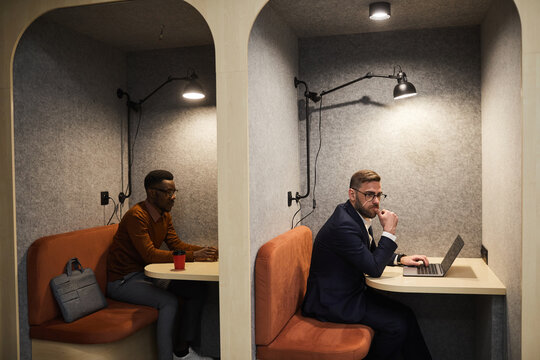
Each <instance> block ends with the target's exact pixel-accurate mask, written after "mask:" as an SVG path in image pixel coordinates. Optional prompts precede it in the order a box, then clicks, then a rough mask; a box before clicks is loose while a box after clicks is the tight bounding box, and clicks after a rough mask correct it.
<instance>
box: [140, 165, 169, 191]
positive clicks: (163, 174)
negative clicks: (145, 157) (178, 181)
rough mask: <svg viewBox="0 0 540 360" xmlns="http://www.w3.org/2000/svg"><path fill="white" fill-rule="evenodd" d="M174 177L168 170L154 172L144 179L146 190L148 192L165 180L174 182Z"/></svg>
mask: <svg viewBox="0 0 540 360" xmlns="http://www.w3.org/2000/svg"><path fill="white" fill-rule="evenodd" d="M173 179H174V176H173V174H171V173H170V172H169V171H167V170H152V171H150V172H149V173H148V175H146V177H145V178H144V188H145V189H146V190H148V189H149V188H151V187H152V186H154V185H156V184H159V183H160V182H162V181H163V180H173Z"/></svg>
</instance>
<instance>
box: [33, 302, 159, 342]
mask: <svg viewBox="0 0 540 360" xmlns="http://www.w3.org/2000/svg"><path fill="white" fill-rule="evenodd" d="M107 303H108V304H109V306H107V307H106V308H105V309H102V310H100V311H98V312H95V313H93V314H90V315H88V316H85V317H83V318H81V319H79V320H76V321H74V322H72V323H65V322H64V320H63V319H62V318H61V317H57V318H55V319H52V320H49V321H46V322H44V323H42V324H40V325H33V326H30V337H31V338H33V339H42V340H51V341H61V342H67V343H77V344H101V343H109V342H114V341H117V340H120V339H123V338H125V337H127V336H129V335H131V334H133V333H134V332H136V331H137V330H140V329H142V328H144V327H146V326H147V325H150V324H151V323H153V322H154V321H156V320H157V317H158V311H157V309H155V308H153V307H150V306H143V305H134V304H128V303H125V302H120V301H115V300H112V299H109V298H107Z"/></svg>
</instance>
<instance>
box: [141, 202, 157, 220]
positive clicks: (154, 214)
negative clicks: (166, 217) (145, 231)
mask: <svg viewBox="0 0 540 360" xmlns="http://www.w3.org/2000/svg"><path fill="white" fill-rule="evenodd" d="M144 205H145V206H146V208H147V209H148V213H149V214H150V216H151V217H152V220H154V222H158V221H159V219H161V213H160V212H159V211H158V209H156V207H155V206H154V205H152V204H150V202H149V201H148V200H145V201H144Z"/></svg>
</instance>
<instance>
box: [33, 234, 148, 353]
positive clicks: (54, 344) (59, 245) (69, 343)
mask: <svg viewBox="0 0 540 360" xmlns="http://www.w3.org/2000/svg"><path fill="white" fill-rule="evenodd" d="M117 228H118V225H109V226H101V227H96V228H91V229H85V230H78V231H73V232H69V233H64V234H58V235H52V236H47V237H43V238H41V239H38V240H36V241H35V242H34V243H33V244H32V245H31V246H30V248H29V249H28V258H27V275H28V276H27V277H28V322H29V324H30V338H31V339H32V355H33V358H35V359H40V360H41V359H47V358H50V359H55V360H61V359H73V358H77V359H79V360H81V359H118V358H126V359H127V358H129V359H141V360H143V359H144V360H148V359H155V358H156V357H157V355H156V345H155V336H154V334H155V324H154V323H155V321H156V320H157V317H158V312H157V310H156V309H154V308H152V307H149V306H141V305H133V304H128V303H124V302H119V301H115V300H112V299H109V298H107V303H108V306H107V307H106V308H104V309H101V310H99V311H97V312H95V313H93V314H90V315H88V316H85V317H83V318H81V319H78V320H76V321H74V322H72V323H65V322H64V320H63V319H62V315H61V313H60V309H59V307H58V305H57V303H56V300H55V299H54V296H53V294H52V291H51V288H50V285H49V282H50V280H51V279H52V278H53V277H55V276H57V275H60V274H61V273H62V272H63V271H64V269H65V266H66V263H67V261H68V260H69V259H71V258H72V257H77V258H78V259H79V261H80V262H81V264H82V266H83V267H85V268H86V267H89V268H91V269H92V270H93V271H94V273H95V275H96V279H97V281H98V283H99V286H100V287H101V290H102V291H103V293H104V294H105V291H106V285H107V253H108V249H109V246H110V244H111V242H112V240H113V237H114V234H115V233H116V230H117ZM75 356H76V357H75Z"/></svg>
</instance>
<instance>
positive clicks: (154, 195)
mask: <svg viewBox="0 0 540 360" xmlns="http://www.w3.org/2000/svg"><path fill="white" fill-rule="evenodd" d="M173 178H174V177H173V175H172V174H171V173H170V172H168V171H166V170H154V171H151V172H150V173H149V174H148V175H146V178H145V179H144V188H145V190H146V200H145V201H143V202H140V203H138V204H136V205H135V206H133V207H132V208H131V209H130V210H129V211H128V212H127V213H126V214H125V215H124V216H123V217H122V221H120V224H119V226H118V231H117V233H116V235H115V236H114V240H113V243H112V244H111V247H110V249H109V255H108V258H107V269H108V274H107V275H108V281H109V282H108V285H107V294H108V296H109V297H110V298H112V299H115V300H119V301H125V302H129V303H134V304H141V305H148V306H152V307H155V308H157V309H158V311H159V317H158V323H157V345H158V353H159V357H158V358H159V360H171V359H172V360H177V359H186V360H187V359H190V360H191V359H209V358H207V357H201V356H199V355H198V354H197V353H196V352H195V351H193V349H192V348H191V345H192V344H194V343H197V341H198V339H199V332H200V314H201V310H202V307H203V305H204V302H205V298H206V284H205V283H204V282H198V281H171V282H170V283H169V285H168V286H167V288H163V287H159V286H157V284H156V283H155V280H153V279H151V278H148V277H146V276H145V275H144V267H145V266H146V265H148V264H150V263H172V262H173V255H172V253H173V251H174V250H184V251H185V252H186V261H216V260H217V256H218V252H217V249H216V248H214V247H202V246H197V245H189V244H186V243H184V242H182V241H181V240H180V239H179V238H178V235H176V231H175V230H174V227H173V224H172V219H171V214H170V211H171V209H172V207H173V206H174V201H175V200H176V193H177V190H176V187H175V184H174V181H173ZM163 243H165V244H167V246H168V248H169V250H161V249H160V247H161V245H162V244H163ZM178 296H180V297H181V298H182V300H183V302H182V306H181V308H180V309H179V305H178Z"/></svg>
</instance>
